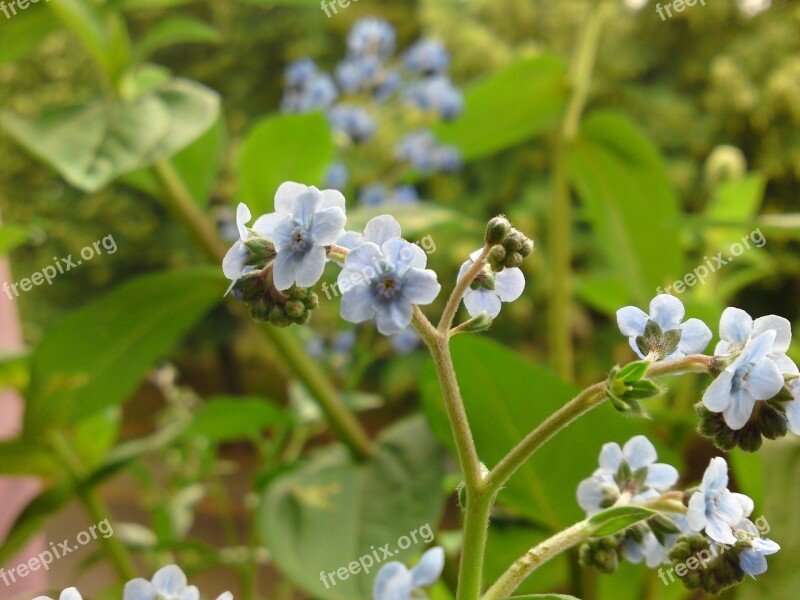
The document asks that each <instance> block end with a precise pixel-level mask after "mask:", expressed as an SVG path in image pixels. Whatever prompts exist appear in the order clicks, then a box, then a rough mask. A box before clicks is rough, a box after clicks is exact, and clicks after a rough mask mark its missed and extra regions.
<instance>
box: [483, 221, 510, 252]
mask: <svg viewBox="0 0 800 600" xmlns="http://www.w3.org/2000/svg"><path fill="white" fill-rule="evenodd" d="M509 231H511V223H510V222H509V220H508V219H506V218H505V217H504V216H503V215H499V216H497V217H494V218H492V219H490V220H489V222H488V223H487V224H486V233H485V234H484V236H483V239H484V241H485V242H486V243H487V244H492V245H494V244H501V243H503V240H505V239H506V236H507V235H508V232H509Z"/></svg>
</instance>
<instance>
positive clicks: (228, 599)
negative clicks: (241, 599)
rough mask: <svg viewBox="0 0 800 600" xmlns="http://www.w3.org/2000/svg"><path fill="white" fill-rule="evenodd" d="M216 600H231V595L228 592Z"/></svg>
mask: <svg viewBox="0 0 800 600" xmlns="http://www.w3.org/2000/svg"><path fill="white" fill-rule="evenodd" d="M217 600H233V594H231V593H230V592H223V593H222V594H220V595H219V596H218V597H217Z"/></svg>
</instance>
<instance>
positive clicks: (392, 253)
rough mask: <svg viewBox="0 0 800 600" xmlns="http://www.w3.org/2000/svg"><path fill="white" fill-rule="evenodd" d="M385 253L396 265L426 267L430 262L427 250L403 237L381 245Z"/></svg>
mask: <svg viewBox="0 0 800 600" xmlns="http://www.w3.org/2000/svg"><path fill="white" fill-rule="evenodd" d="M381 251H382V252H383V255H384V256H385V257H386V258H387V259H388V260H389V262H391V263H392V264H393V265H394V266H396V267H415V268H417V269H424V268H425V265H426V264H427V263H428V256H427V255H426V254H425V251H424V250H423V249H422V248H420V247H419V246H417V245H416V244H412V243H411V242H407V241H406V240H404V239H402V238H395V239H392V240H389V241H388V242H385V243H384V244H383V245H382V246H381Z"/></svg>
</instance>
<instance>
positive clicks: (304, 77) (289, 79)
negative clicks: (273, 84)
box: [284, 58, 318, 88]
mask: <svg viewBox="0 0 800 600" xmlns="http://www.w3.org/2000/svg"><path fill="white" fill-rule="evenodd" d="M317 73H318V71H317V65H316V63H315V62H314V61H313V60H311V59H310V58H300V59H298V60H295V61H292V62H290V63H289V64H288V65H286V69H285V71H284V79H285V80H286V85H287V86H289V87H291V88H301V87H303V86H305V85H306V84H307V83H308V82H309V81H310V80H311V78H312V77H314V76H315V75H317Z"/></svg>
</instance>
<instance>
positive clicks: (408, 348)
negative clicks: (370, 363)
mask: <svg viewBox="0 0 800 600" xmlns="http://www.w3.org/2000/svg"><path fill="white" fill-rule="evenodd" d="M421 343H422V338H421V337H419V334H418V333H417V330H416V329H414V328H413V327H406V328H405V329H403V331H401V332H400V333H395V334H394V335H391V336H389V344H390V345H391V346H392V350H394V351H395V352H397V354H400V355H401V356H404V355H406V354H411V353H412V352H413V351H414V350H416V349H417V348H418V347H419V345H420V344H421Z"/></svg>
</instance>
